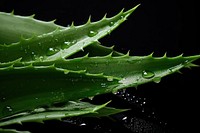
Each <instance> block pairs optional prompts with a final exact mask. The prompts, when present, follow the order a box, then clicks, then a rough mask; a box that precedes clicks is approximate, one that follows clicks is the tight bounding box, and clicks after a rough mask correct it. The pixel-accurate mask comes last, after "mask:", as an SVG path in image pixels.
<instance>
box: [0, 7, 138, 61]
mask: <svg viewBox="0 0 200 133" xmlns="http://www.w3.org/2000/svg"><path fill="white" fill-rule="evenodd" d="M136 8H137V6H135V7H134V8H132V9H130V10H128V11H126V12H123V11H121V12H120V13H118V14H117V15H116V16H114V17H112V18H105V17H104V18H103V19H102V20H100V21H98V22H91V23H86V24H84V25H81V26H70V28H66V29H56V30H55V31H53V32H50V33H47V34H42V35H40V36H33V37H32V38H29V39H22V40H21V41H20V42H18V43H13V44H10V45H0V62H8V61H13V60H16V59H18V58H22V61H32V60H38V59H39V60H43V61H45V60H48V61H51V60H56V59H59V58H67V57H69V56H71V55H73V54H74V53H76V52H78V51H81V50H83V49H84V48H85V47H86V46H88V45H90V44H92V43H94V42H96V41H98V40H99V39H100V38H102V37H104V36H105V35H107V34H108V33H110V32H111V31H113V30H114V29H115V28H117V27H118V26H119V25H120V24H121V23H123V22H124V21H125V20H126V18H127V17H128V16H129V15H130V14H131V13H132V12H133V11H134V10H135V9H136ZM111 22H112V23H114V24H112V25H111V24H110V23H111Z"/></svg>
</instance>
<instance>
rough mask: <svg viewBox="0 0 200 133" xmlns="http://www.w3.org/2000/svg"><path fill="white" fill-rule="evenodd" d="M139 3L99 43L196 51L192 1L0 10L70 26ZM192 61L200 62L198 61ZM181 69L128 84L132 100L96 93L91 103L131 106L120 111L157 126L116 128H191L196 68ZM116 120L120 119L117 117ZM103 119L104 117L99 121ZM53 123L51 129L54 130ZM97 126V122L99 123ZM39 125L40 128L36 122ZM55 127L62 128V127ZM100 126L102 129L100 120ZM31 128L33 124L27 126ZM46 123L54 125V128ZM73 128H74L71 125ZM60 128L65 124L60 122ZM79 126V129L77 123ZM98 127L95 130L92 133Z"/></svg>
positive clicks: (17, 4) (71, 3) (31, 0)
mask: <svg viewBox="0 0 200 133" xmlns="http://www.w3.org/2000/svg"><path fill="white" fill-rule="evenodd" d="M139 3H140V4H141V5H140V7H139V8H138V9H137V10H136V11H135V12H134V13H133V14H132V15H131V16H129V17H128V20H127V21H125V22H124V23H123V24H122V25H120V26H119V27H118V28H117V29H116V30H114V31H113V32H112V33H111V34H110V35H108V36H106V37H104V38H102V39H100V42H101V43H102V45H107V46H112V45H115V49H116V50H118V51H121V52H124V53H126V52H127V51H128V50H130V54H131V55H141V56H142V55H148V54H151V53H152V52H154V56H163V55H164V53H166V52H167V55H168V56H177V55H180V54H182V53H183V55H185V56H186V55H196V54H200V47H199V38H198V36H197V31H198V30H197V25H198V23H197V19H198V16H199V14H198V11H197V2H196V1H195V0H190V1H181V0H114V1H111V0H95V1H94V0H84V1H83V0H82V1H81V0H79V1H78V0H52V1H49V0H43V1H35V0H17V1H12V0H1V1H0V11H2V12H11V11H12V10H14V11H15V14H17V15H22V16H28V15H32V14H36V15H35V18H36V19H40V20H45V21H50V20H54V19H56V20H57V21H56V22H55V23H57V24H59V25H63V26H68V25H70V24H71V22H72V21H74V23H75V25H80V24H84V23H86V22H87V19H88V17H89V16H90V15H91V16H92V21H97V20H99V19H101V18H102V17H103V16H104V15H105V13H107V16H108V17H111V16H113V15H115V14H117V13H118V12H119V11H121V9H122V8H125V10H128V9H130V8H132V7H133V6H135V5H137V4H139ZM195 63H196V64H199V65H200V61H196V62H195ZM181 72H182V73H183V74H178V73H176V74H173V75H169V76H167V77H165V78H163V79H162V80H161V82H160V83H159V84H155V83H148V84H145V85H141V86H139V87H138V89H137V90H136V89H135V88H129V89H128V90H127V92H126V93H124V94H127V93H128V94H131V95H133V96H135V97H136V99H135V100H132V101H131V102H130V100H129V101H127V98H125V99H124V97H126V96H122V95H119V97H120V98H119V99H120V100H119V99H118V97H117V98H116V97H115V96H113V95H109V94H108V95H104V96H103V97H104V98H103V100H102V99H101V96H99V97H96V99H94V100H93V101H92V102H94V103H103V102H105V101H106V100H109V99H113V104H111V106H117V107H131V108H132V109H133V110H132V111H129V112H128V114H123V115H127V116H129V117H130V118H131V120H134V122H133V125H132V126H134V124H135V125H136V121H140V122H141V123H142V124H141V125H144V123H146V125H148V124H149V123H150V125H151V124H152V123H153V126H154V125H156V127H159V129H158V130H159V131H158V130H157V131H156V130H136V129H132V128H130V126H127V125H130V122H129V124H127V123H128V122H127V123H126V122H124V121H120V120H119V123H121V124H122V125H124V127H123V126H122V127H121V128H120V129H119V131H120V130H122V131H124V132H130V131H132V132H140V133H147V132H148V133H149V132H150V133H151V132H152V133H153V132H161V133H162V132H172V133H174V132H176V133H183V132H188V131H189V132H193V130H194V129H195V128H196V125H195V123H196V124H198V120H199V119H198V115H199V113H198V106H199V93H198V92H199V91H198V89H199V81H200V79H199V75H200V69H199V68H192V69H183V70H181ZM120 94H121V93H120ZM141 99H143V101H144V99H145V106H143V107H142V106H139V104H138V103H137V102H138V100H139V102H142V100H141ZM142 109H145V111H144V112H143V113H141V110H142ZM149 116H150V117H149ZM116 119H119V117H117V118H116ZM76 121H77V120H76ZM82 121H87V120H81V122H82ZM93 121H96V120H93ZM108 121H109V120H107V119H106V120H103V121H102V122H103V123H106V122H108ZM50 123H51V122H50ZM90 123H91V121H90V122H88V125H91V124H90ZM50 125H54V124H50ZM55 125H56V124H55ZM55 125H54V128H55V129H56V126H55ZM98 125H101V126H102V124H98ZM108 125H109V124H108ZM141 125H140V126H141ZM29 126H30V125H29ZM47 126H48V124H47ZM57 126H58V124H57ZM39 127H40V128H42V126H41V125H40V126H39ZM60 127H62V128H63V126H60ZM102 127H103V128H104V127H105V124H104V126H102ZM119 127H120V126H119ZM27 128H28V127H27ZM30 128H33V127H31V126H30ZM34 128H36V126H35V127H34ZM48 128H49V129H54V128H53V127H48ZM57 128H58V127H57ZM75 128H77V127H76V126H75ZM75 128H72V129H73V130H74V129H75ZM88 128H91V127H90V126H86V127H84V130H83V131H86V132H89V129H88ZM106 128H109V126H108V127H107V126H106ZM110 128H111V129H109V130H108V131H107V130H106V131H105V130H104V129H101V130H102V132H112V131H113V132H114V131H115V130H117V127H116V126H113V125H112V124H110ZM134 128H136V127H134ZM141 128H142V126H141ZM143 128H144V127H143ZM44 129H47V128H44ZM65 129H70V128H69V127H68V128H66V127H65ZM78 129H81V130H82V127H81V128H80V127H79V128H78ZM98 130H99V129H98ZM98 130H94V132H97V131H98ZM161 130H162V131H161ZM38 132H39V131H38Z"/></svg>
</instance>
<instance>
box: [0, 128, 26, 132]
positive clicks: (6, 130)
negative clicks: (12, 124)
mask: <svg viewBox="0 0 200 133" xmlns="http://www.w3.org/2000/svg"><path fill="white" fill-rule="evenodd" d="M0 132H1V133H30V132H29V131H17V130H15V129H2V128H0Z"/></svg>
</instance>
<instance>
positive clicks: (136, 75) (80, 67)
mask: <svg viewBox="0 0 200 133" xmlns="http://www.w3.org/2000/svg"><path fill="white" fill-rule="evenodd" d="M138 6H139V5H137V6H135V7H134V8H132V9H130V10H128V11H125V12H124V11H123V10H122V11H121V12H120V13H118V14H117V15H116V16H114V17H112V18H107V17H106V16H104V17H103V19H101V20H100V21H98V22H91V19H90V18H89V19H88V22H87V23H86V24H84V25H81V26H74V24H73V23H72V24H71V26H69V27H62V26H60V25H56V24H54V22H53V21H52V22H44V21H40V20H36V19H34V18H33V16H29V17H22V16H17V15H14V13H13V12H12V13H3V12H1V13H0V21H1V25H0V31H2V32H0V78H1V79H0V84H1V88H0V127H1V128H0V131H1V132H18V131H16V130H12V129H4V126H7V125H11V124H15V123H22V122H30V121H32V122H42V121H45V120H50V119H59V120H61V119H62V118H65V117H73V116H85V115H87V116H95V117H101V116H107V115H111V114H115V113H119V112H122V111H126V109H116V108H112V107H107V104H108V103H109V102H108V103H105V104H103V105H93V104H90V103H87V102H83V101H81V100H82V99H84V98H88V97H93V96H96V95H100V94H104V93H111V92H117V91H118V90H120V89H126V88H128V87H137V86H138V85H141V84H145V83H148V82H152V81H153V82H156V83H158V82H160V80H161V78H162V77H164V76H167V75H169V74H172V73H175V72H178V71H179V70H180V69H182V68H184V67H193V66H196V65H195V64H193V63H192V62H193V61H195V60H197V59H198V58H200V55H195V56H187V57H183V56H182V55H179V56H176V57H167V56H166V54H165V55H164V56H163V57H153V54H150V55H148V56H129V52H128V53H127V54H123V53H120V52H117V51H115V50H114V49H113V47H111V48H109V47H105V46H103V45H100V42H99V41H98V40H99V39H100V38H102V37H104V36H106V35H108V34H110V33H111V31H113V30H114V29H115V28H117V27H118V26H119V25H120V24H121V23H123V22H124V21H125V20H126V19H127V17H128V16H129V15H130V14H131V13H132V12H133V11H134V10H135V9H136V8H137V7H138ZM57 103H62V104H61V105H62V106H57V105H56V104H57Z"/></svg>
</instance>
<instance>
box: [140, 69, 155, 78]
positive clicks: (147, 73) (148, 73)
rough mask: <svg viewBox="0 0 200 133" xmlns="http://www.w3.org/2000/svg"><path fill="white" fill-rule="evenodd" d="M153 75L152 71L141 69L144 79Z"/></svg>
mask: <svg viewBox="0 0 200 133" xmlns="http://www.w3.org/2000/svg"><path fill="white" fill-rule="evenodd" d="M154 76H155V74H154V72H151V71H147V70H144V71H142V77H143V78H145V79H150V78H153V77H154Z"/></svg>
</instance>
